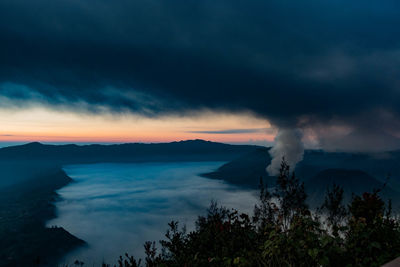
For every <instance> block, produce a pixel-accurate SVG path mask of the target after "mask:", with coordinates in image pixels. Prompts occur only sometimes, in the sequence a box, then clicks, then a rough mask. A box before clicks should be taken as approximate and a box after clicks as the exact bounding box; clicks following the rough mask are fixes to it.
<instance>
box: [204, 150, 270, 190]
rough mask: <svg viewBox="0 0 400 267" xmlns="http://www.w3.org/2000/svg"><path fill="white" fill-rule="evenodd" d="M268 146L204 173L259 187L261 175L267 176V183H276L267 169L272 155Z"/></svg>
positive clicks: (230, 181)
mask: <svg viewBox="0 0 400 267" xmlns="http://www.w3.org/2000/svg"><path fill="white" fill-rule="evenodd" d="M268 150H269V149H268V148H264V147H259V148H257V149H256V150H254V151H252V152H249V153H247V154H245V155H242V156H240V157H238V158H236V159H234V160H232V161H230V162H228V163H226V164H224V165H222V166H221V167H220V168H218V170H216V171H214V172H211V173H205V174H202V176H204V177H208V178H213V179H223V180H225V181H227V182H229V183H232V184H236V185H243V186H248V187H252V188H257V187H258V186H259V183H260V177H263V178H264V179H265V178H266V177H267V178H268V179H267V183H268V184H269V185H272V184H274V183H275V178H274V177H269V176H268V175H267V172H266V170H265V167H266V166H267V164H268V162H270V161H271V157H270V155H269V153H268Z"/></svg>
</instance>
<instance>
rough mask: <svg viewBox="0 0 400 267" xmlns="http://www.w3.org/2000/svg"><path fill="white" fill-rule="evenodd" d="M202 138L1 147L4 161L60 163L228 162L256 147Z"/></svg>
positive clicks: (32, 144) (0, 157)
mask: <svg viewBox="0 0 400 267" xmlns="http://www.w3.org/2000/svg"><path fill="white" fill-rule="evenodd" d="M256 148H257V146H250V145H228V144H222V143H215V142H209V141H203V140H188V141H180V142H172V143H155V144H142V143H133V144H118V145H44V144H40V143H37V142H35V143H29V144H25V145H20V146H12V147H5V148H1V149H0V160H1V161H14V160H30V161H32V160H36V161H42V160H46V161H51V162H58V163H60V164H71V163H94V162H149V161H228V160H232V159H234V158H236V157H238V156H239V155H241V154H244V153H247V152H250V151H252V150H254V149H256Z"/></svg>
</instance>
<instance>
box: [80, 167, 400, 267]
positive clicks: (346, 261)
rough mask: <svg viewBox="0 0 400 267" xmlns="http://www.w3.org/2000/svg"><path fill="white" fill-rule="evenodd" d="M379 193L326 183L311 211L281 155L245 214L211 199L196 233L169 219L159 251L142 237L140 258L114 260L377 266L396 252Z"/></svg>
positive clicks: (391, 222) (395, 231) (397, 235)
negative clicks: (346, 190)
mask: <svg viewBox="0 0 400 267" xmlns="http://www.w3.org/2000/svg"><path fill="white" fill-rule="evenodd" d="M379 193H380V190H379V189H377V190H375V191H373V192H370V193H368V192H366V193H364V194H363V195H361V196H354V197H353V199H352V201H351V203H350V204H349V205H345V204H344V203H343V189H341V188H340V187H338V186H333V188H330V189H329V190H328V191H327V194H326V198H325V202H324V204H323V205H322V207H320V208H319V209H318V211H317V212H312V211H311V210H310V209H309V208H308V206H307V205H306V200H307V195H306V193H305V190H304V185H303V184H302V183H300V181H299V180H298V179H297V178H296V176H295V174H294V173H291V172H290V170H289V166H288V165H287V164H286V162H285V161H284V160H283V161H282V164H281V168H280V173H279V175H278V177H277V186H276V187H275V188H274V189H273V190H272V191H269V190H267V186H264V185H263V184H262V181H261V190H260V200H259V203H258V204H257V205H256V206H255V209H254V215H253V216H252V217H250V216H249V215H247V214H241V213H239V212H238V211H236V210H234V209H232V210H228V209H226V208H224V207H219V206H218V205H217V204H216V203H212V204H211V206H210V208H209V210H208V214H207V215H206V216H205V217H199V218H198V220H197V222H196V230H195V231H192V232H190V233H186V230H185V227H182V228H181V227H180V225H179V223H178V222H174V221H172V222H171V223H170V224H169V230H168V231H167V233H166V235H165V237H166V239H165V240H162V241H160V245H161V251H158V249H157V247H156V243H155V242H146V243H145V245H144V249H145V253H146V255H147V256H146V258H145V259H144V261H142V260H137V259H135V258H134V257H132V256H129V255H128V254H126V255H125V257H124V258H123V257H121V258H120V260H119V262H118V264H117V266H120V267H133V266H143V265H144V266H149V267H151V266H380V265H382V264H384V263H387V262H389V261H391V260H393V259H394V258H396V257H398V256H400V224H399V219H398V218H396V217H395V216H393V215H392V212H391V209H392V208H391V203H390V202H389V203H387V204H385V203H384V201H383V200H382V199H381V197H380V196H379ZM77 264H80V265H82V264H83V263H80V262H77ZM103 266H110V265H107V264H103Z"/></svg>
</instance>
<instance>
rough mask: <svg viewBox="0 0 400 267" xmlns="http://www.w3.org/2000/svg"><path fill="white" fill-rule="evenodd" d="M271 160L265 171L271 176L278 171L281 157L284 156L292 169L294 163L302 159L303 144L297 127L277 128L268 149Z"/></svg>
mask: <svg viewBox="0 0 400 267" xmlns="http://www.w3.org/2000/svg"><path fill="white" fill-rule="evenodd" d="M269 153H270V155H271V157H272V161H271V164H270V165H269V166H268V167H267V172H268V174H269V175H271V176H275V175H277V174H278V173H279V168H280V165H281V161H282V158H283V157H284V158H285V160H286V161H287V163H288V164H289V166H291V167H292V168H293V169H294V168H295V166H296V164H297V163H298V162H300V161H301V160H302V159H303V155H304V145H303V142H302V140H301V132H300V130H299V129H290V128H282V129H279V131H278V134H277V135H276V137H275V145H274V147H273V148H271V150H270V151H269Z"/></svg>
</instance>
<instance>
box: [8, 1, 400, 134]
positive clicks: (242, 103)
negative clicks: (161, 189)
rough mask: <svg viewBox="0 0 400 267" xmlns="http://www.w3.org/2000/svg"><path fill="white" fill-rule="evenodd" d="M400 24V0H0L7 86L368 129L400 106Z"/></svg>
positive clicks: (142, 108)
mask: <svg viewBox="0 0 400 267" xmlns="http://www.w3.org/2000/svg"><path fill="white" fill-rule="evenodd" d="M399 25H400V3H399V2H398V1H385V2H382V1H380V2H378V1H350V2H349V1H343V0H339V1H338V0H328V1H320V0H318V1H317V0H310V1H306V2H304V1H282V0H275V1H268V0H263V1H261V0H251V1H248V0H247V1H244V0H243V1H239V0H233V1H232V0H229V1H228V0H220V1H211V0H203V1H194V0H186V1H177V0H169V1H160V0H148V1H133V0H116V1H106V0H99V1H92V0H80V1H77V0H68V1H67V0H52V1H50V0H37V1H26V0H25V1H22V0H3V1H1V2H0V34H1V42H0V58H1V60H0V83H3V85H2V86H1V87H0V94H2V95H3V96H7V97H9V98H11V99H19V100H21V99H22V100H23V99H26V100H31V99H34V100H39V101H41V102H47V103H50V104H64V105H73V104H75V103H81V102H84V103H88V104H89V105H90V106H98V105H100V106H107V107H109V108H111V109H113V110H115V111H120V110H131V111H134V112H140V113H143V114H146V115H157V114H159V113H172V112H185V111H187V110H196V109H198V108H215V109H222V110H232V111H240V110H250V111H252V112H254V113H256V114H258V115H261V116H265V117H266V118H268V119H270V120H272V122H273V123H274V124H275V125H278V126H282V125H283V126H285V127H287V126H288V125H289V126H290V127H293V125H295V126H298V125H301V126H300V127H306V126H307V125H308V126H310V125H314V124H320V123H321V121H325V122H326V121H328V122H329V121H331V120H334V121H340V123H344V124H346V125H348V126H351V127H353V128H354V129H355V131H356V130H358V129H359V128H360V127H361V126H362V129H363V131H365V127H364V126H363V125H361V126H360V127H359V121H360V118H361V117H362V114H366V113H368V114H374V111H380V110H384V111H385V112H389V113H390V114H391V115H392V116H393V117H394V118H395V117H396V116H397V115H398V113H399V109H400V105H399V97H400V88H399V86H400V78H399V77H400V27H399ZM21 86H23V88H27V89H28V91H27V90H22V91H21V90H20V89H21ZM10 88H11V89H10ZM18 88H19V89H18ZM368 119H371V121H377V120H378V121H379V116H375V115H372V117H368V118H366V117H362V119H361V121H365V120H367V121H368ZM389 124H390V123H389ZM305 125H306V126H305ZM371 127H373V126H371ZM391 128H393V127H391ZM381 130H382V131H383V132H384V133H385V134H387V132H388V131H390V132H391V135H393V132H396V133H398V132H399V131H400V129H399V128H396V129H394V130H393V129H381ZM374 132H376V131H375V130H374Z"/></svg>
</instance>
